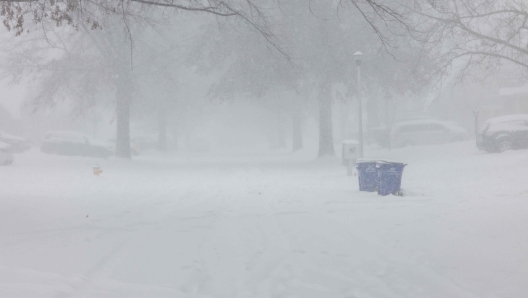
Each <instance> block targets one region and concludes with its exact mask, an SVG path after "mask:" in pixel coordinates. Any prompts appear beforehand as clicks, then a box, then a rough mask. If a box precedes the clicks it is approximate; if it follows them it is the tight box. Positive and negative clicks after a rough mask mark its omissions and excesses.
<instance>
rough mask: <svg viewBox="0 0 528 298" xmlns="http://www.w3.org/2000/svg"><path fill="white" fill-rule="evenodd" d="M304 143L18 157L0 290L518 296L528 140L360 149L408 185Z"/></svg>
mask: <svg viewBox="0 0 528 298" xmlns="http://www.w3.org/2000/svg"><path fill="white" fill-rule="evenodd" d="M313 153H314V152H302V153H297V154H290V153H282V154H279V153H275V154H269V155H246V156H242V157H240V156H239V157H234V156H228V155H223V156H214V157H205V156H198V155H194V156H193V155H186V156H183V155H177V156H165V155H161V154H160V155H155V156H154V155H152V156H140V157H137V158H135V159H134V160H132V161H126V160H120V159H114V158H110V159H107V160H105V159H95V158H82V157H60V156H51V155H44V154H41V153H40V152H38V150H34V149H33V150H31V151H29V152H26V153H24V154H20V155H16V157H15V162H14V164H13V165H11V166H4V167H0V181H2V183H1V187H0V202H1V208H0V297H10V298H11V297H12V298H16V297H39V298H40V297H98V298H99V297H100V298H104V297H127V298H133V297H172V298H174V297H226V298H227V297H229V298H236V297H285V298H286V297H302V298H312V297H321V298H322V297H325V298H326V297H337V298H353V297H354V298H366V297H405V298H411V297H430V298H433V297H438V298H445V297H450V298H454V297H501V298H505V297H525V296H526V295H527V293H528V283H527V282H526V281H527V280H528V253H527V252H528V233H527V228H528V150H518V151H511V152H505V153H503V154H485V153H481V152H478V151H477V149H475V146H474V143H473V142H469V141H468V142H460V143H452V144H446V145H439V146H420V147H410V148H402V149H396V150H392V151H387V150H386V149H376V148H366V158H380V159H390V160H396V161H401V162H404V163H407V164H408V165H407V167H406V168H405V170H404V177H403V182H402V187H403V190H404V193H405V195H404V196H403V197H397V196H387V197H381V196H378V195H377V194H376V193H363V192H359V191H358V182H357V177H348V176H346V168H345V167H343V166H341V164H340V162H339V160H337V159H334V158H328V159H320V160H314V159H313V156H314V155H313ZM338 153H340V152H338ZM338 156H339V155H338ZM96 163H97V164H99V165H100V166H101V168H102V169H103V171H104V172H103V173H102V175H100V176H94V175H92V166H93V165H94V164H96Z"/></svg>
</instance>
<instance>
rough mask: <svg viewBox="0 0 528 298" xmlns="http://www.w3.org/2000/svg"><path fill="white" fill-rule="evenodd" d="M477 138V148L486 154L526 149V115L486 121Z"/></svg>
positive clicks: (527, 137)
mask: <svg viewBox="0 0 528 298" xmlns="http://www.w3.org/2000/svg"><path fill="white" fill-rule="evenodd" d="M477 138H478V139H477V146H478V148H479V149H480V150H485V151H487V152H504V151H507V150H512V149H522V148H528V114H519V115H509V116H502V117H496V118H491V119H488V120H487V121H486V122H484V125H483V126H482V130H481V131H480V132H479V134H478V136H477Z"/></svg>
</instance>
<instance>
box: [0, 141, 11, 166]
mask: <svg viewBox="0 0 528 298" xmlns="http://www.w3.org/2000/svg"><path fill="white" fill-rule="evenodd" d="M11 150H12V149H11V145H10V144H7V143H4V142H0V165H9V164H12V163H13V159H14V158H13V152H11Z"/></svg>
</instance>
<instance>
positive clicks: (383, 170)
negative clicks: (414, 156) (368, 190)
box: [376, 161, 406, 196]
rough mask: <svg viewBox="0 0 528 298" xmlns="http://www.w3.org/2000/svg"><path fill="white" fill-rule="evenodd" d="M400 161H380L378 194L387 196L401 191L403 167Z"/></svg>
mask: <svg viewBox="0 0 528 298" xmlns="http://www.w3.org/2000/svg"><path fill="white" fill-rule="evenodd" d="M405 166H406V164H404V163H400V162H389V161H378V162H377V164H376V168H377V170H378V195H381V196H387V195H390V194H398V193H400V188H401V179H402V175H403V168H404V167H405Z"/></svg>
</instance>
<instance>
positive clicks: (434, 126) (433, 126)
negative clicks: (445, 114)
mask: <svg viewBox="0 0 528 298" xmlns="http://www.w3.org/2000/svg"><path fill="white" fill-rule="evenodd" d="M429 129H431V130H437V131H438V130H445V127H444V126H443V125H441V124H438V123H431V124H430V125H429Z"/></svg>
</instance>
